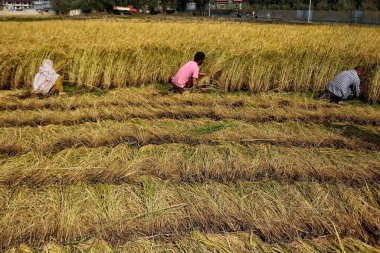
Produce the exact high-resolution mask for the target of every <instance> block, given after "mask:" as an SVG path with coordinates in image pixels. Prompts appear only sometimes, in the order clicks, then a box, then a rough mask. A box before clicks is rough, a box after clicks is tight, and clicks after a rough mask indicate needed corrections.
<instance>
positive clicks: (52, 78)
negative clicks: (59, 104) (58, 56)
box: [33, 60, 66, 96]
mask: <svg viewBox="0 0 380 253" xmlns="http://www.w3.org/2000/svg"><path fill="white" fill-rule="evenodd" d="M53 67H54V64H53V61H51V60H44V61H43V62H42V66H41V67H40V68H39V70H38V73H37V74H36V76H35V77H34V82H33V92H35V93H39V94H43V95H48V96H49V95H53V94H54V93H58V94H59V95H60V96H62V95H66V92H64V91H63V85H62V77H61V76H60V75H58V74H57V72H56V71H55V70H54V68H53Z"/></svg>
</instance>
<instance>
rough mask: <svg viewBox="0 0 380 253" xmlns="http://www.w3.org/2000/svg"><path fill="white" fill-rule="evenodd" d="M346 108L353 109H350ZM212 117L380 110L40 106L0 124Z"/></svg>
mask: <svg viewBox="0 0 380 253" xmlns="http://www.w3.org/2000/svg"><path fill="white" fill-rule="evenodd" d="M346 111H350V112H349V113H346ZM203 118H204V119H210V120H241V121H245V122H251V123H258V122H287V121H300V122H310V123H320V124H323V123H329V122H331V121H335V122H347V123H353V124H357V125H374V126H378V125H380V114H379V113H378V112H377V111H375V110H363V111H360V110H350V109H349V108H347V109H346V110H344V109H343V110H342V111H339V110H338V109H334V110H332V109H330V108H323V109H318V110H307V109H297V108H291V107H290V108H276V107H274V108H267V109H260V108H255V107H244V108H233V107H232V108H231V107H218V106H216V107H204V106H189V107H184V106H177V105H175V106H170V107H164V106H161V107H149V106H137V107H134V106H111V107H99V108H96V107H95V108H83V109H78V110H69V111H60V110H58V111H56V110H36V111H19V110H16V111H10V112H8V111H7V112H3V113H1V115H0V127H22V126H33V127H35V126H46V125H77V124H83V123H86V122H98V121H104V120H113V121H118V122H122V121H126V120H130V119H179V120H187V119H203Z"/></svg>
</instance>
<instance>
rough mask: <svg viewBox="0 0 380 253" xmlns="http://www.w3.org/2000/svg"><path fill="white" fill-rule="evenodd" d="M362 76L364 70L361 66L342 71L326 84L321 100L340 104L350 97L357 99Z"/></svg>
mask: <svg viewBox="0 0 380 253" xmlns="http://www.w3.org/2000/svg"><path fill="white" fill-rule="evenodd" d="M364 74H365V69H364V67H362V66H357V67H355V69H353V70H347V71H343V72H342V73H340V74H339V75H337V76H336V77H335V78H334V79H333V80H332V81H331V82H329V83H328V84H327V86H326V90H325V94H323V95H322V97H321V99H326V100H329V101H330V102H335V103H341V102H342V101H344V100H347V99H348V98H350V96H351V95H353V97H354V98H357V97H359V95H360V79H361V78H363V76H364Z"/></svg>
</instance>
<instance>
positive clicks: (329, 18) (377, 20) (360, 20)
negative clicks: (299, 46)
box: [211, 10, 380, 25]
mask: <svg viewBox="0 0 380 253" xmlns="http://www.w3.org/2000/svg"><path fill="white" fill-rule="evenodd" d="M252 11H253V10H244V11H242V15H243V17H246V15H245V14H246V13H248V14H250V13H252ZM256 13H257V16H258V18H259V19H266V20H286V21H300V22H307V19H308V15H309V11H308V10H257V11H256ZM211 14H212V15H214V16H230V17H236V11H229V12H227V13H226V11H223V12H221V11H219V10H211ZM268 14H269V15H268ZM310 14H311V15H310V16H311V21H315V22H338V23H357V24H377V25H380V11H360V10H357V11H318V10H312V11H311V12H310Z"/></svg>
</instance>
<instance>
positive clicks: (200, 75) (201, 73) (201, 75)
mask: <svg viewBox="0 0 380 253" xmlns="http://www.w3.org/2000/svg"><path fill="white" fill-rule="evenodd" d="M208 75H209V73H206V72H199V78H202V77H205V76H208Z"/></svg>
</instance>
